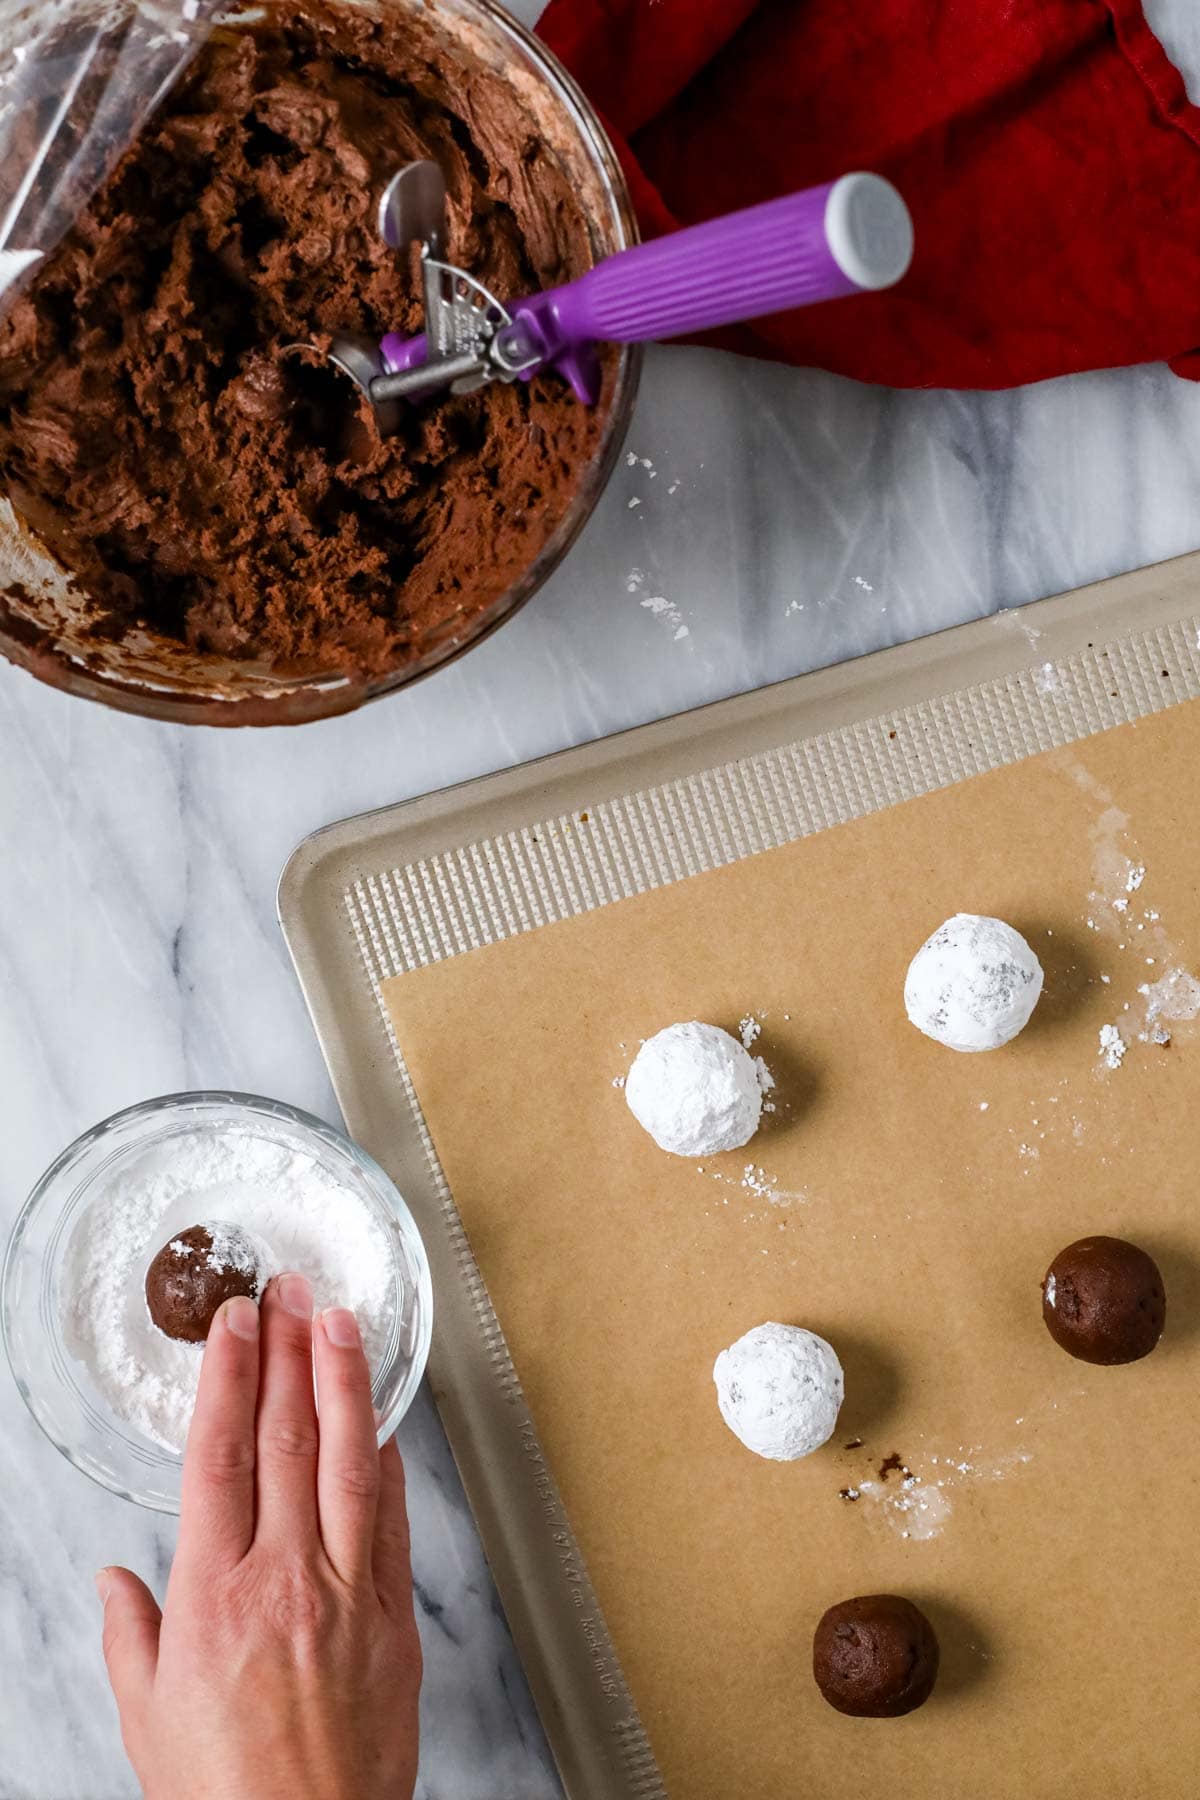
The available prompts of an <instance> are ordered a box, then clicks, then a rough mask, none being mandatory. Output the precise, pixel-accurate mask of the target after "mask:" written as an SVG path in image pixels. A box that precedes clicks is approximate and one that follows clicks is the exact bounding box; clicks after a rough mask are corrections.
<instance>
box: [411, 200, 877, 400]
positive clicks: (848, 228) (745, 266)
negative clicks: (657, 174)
mask: <svg viewBox="0 0 1200 1800" xmlns="http://www.w3.org/2000/svg"><path fill="white" fill-rule="evenodd" d="M912 242H913V237H912V221H911V219H910V218H909V214H908V210H907V208H906V207H905V205H904V202H903V200H902V199H901V198H900V196H899V194H898V193H897V192H896V190H895V188H893V187H892V186H891V184H890V183H889V182H886V181H884V180H883V179H882V178H881V177H880V176H878V175H870V174H864V173H861V172H860V173H857V174H850V175H843V176H840V177H839V178H838V180H836V181H830V182H826V183H825V184H824V185H823V186H821V187H815V188H807V189H805V191H804V192H803V193H799V194H786V195H784V196H783V198H782V199H779V200H767V201H765V202H764V203H763V204H762V205H761V206H751V207H747V208H746V209H745V210H744V211H742V212H736V213H726V214H725V215H724V216H723V217H721V218H717V219H709V220H708V221H707V222H706V223H705V224H703V225H691V226H688V227H687V228H686V229H684V230H682V231H675V232H671V233H669V234H668V235H667V236H665V237H660V238H655V239H653V240H652V241H651V242H650V243H648V244H635V245H634V246H633V248H632V249H629V250H621V251H618V252H617V254H616V255H615V256H609V257H606V258H605V260H604V261H603V262H601V263H597V265H596V267H595V268H594V269H590V270H589V271H588V273H587V274H586V275H582V276H581V277H580V278H579V280H578V281H572V282H569V283H568V284H567V285H566V286H564V287H559V288H551V289H550V290H549V291H548V292H545V293H540V294H530V295H527V296H526V297H525V298H523V299H519V300H513V301H511V302H510V303H509V306H510V310H511V312H512V314H513V316H514V318H521V317H523V318H524V319H525V321H526V337H527V339H531V341H532V344H533V346H534V347H535V350H536V351H537V353H538V360H540V361H541V362H549V363H552V364H555V365H556V366H557V367H558V368H559V369H560V370H561V371H562V373H564V374H565V375H566V376H567V378H568V379H569V380H570V381H571V383H572V386H573V387H574V388H575V391H576V393H577V394H578V395H579V397H580V399H583V400H591V399H594V398H595V392H594V389H595V386H596V383H597V380H598V376H597V372H596V370H595V369H594V368H592V367H591V366H590V365H591V364H593V363H594V358H593V357H591V356H590V352H588V351H587V346H589V345H591V344H595V343H618V344H621V343H625V344H630V343H643V342H647V341H650V340H652V339H656V338H672V337H683V336H686V335H689V334H691V333H694V332H698V331H708V330H712V329H713V328H714V327H716V326H719V325H731V324H734V323H735V322H736V321H738V320H740V319H756V318H761V317H762V315H763V314H765V313H773V312H784V311H786V310H789V309H790V308H792V307H797V306H812V305H813V304H815V303H816V302H817V301H820V300H836V299H838V298H840V297H841V296H842V295H845V294H856V293H861V292H862V291H863V290H864V289H874V288H881V287H889V286H891V284H892V283H893V282H894V281H897V280H899V278H900V276H901V275H902V274H903V273H904V271H905V269H906V268H907V267H908V263H909V259H910V257H911V255H912ZM382 348H383V354H384V357H385V359H386V362H387V365H388V367H389V368H390V369H393V370H406V369H411V368H414V367H416V366H417V365H418V364H419V363H421V362H423V361H424V358H425V354H426V346H425V340H424V338H423V337H421V338H412V339H409V340H408V341H407V342H406V341H405V340H404V339H402V338H400V337H398V336H396V335H395V334H390V335H389V336H388V337H386V338H385V339H384V340H383V346H382ZM585 363H586V364H588V367H586V368H585V366H584V365H585Z"/></svg>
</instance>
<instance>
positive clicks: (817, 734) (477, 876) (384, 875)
mask: <svg viewBox="0 0 1200 1800" xmlns="http://www.w3.org/2000/svg"><path fill="white" fill-rule="evenodd" d="M1198 603H1200V554H1197V555H1194V556H1189V557H1182V558H1179V559H1177V560H1176V561H1175V562H1173V563H1168V564H1163V565H1159V566H1157V567H1155V568H1151V569H1144V570H1137V571H1135V572H1134V573H1133V574H1131V575H1126V576H1120V577H1117V578H1115V579H1114V580H1112V581H1108V582H1103V583H1098V584H1095V585H1094V586H1092V587H1089V588H1082V589H1076V590H1074V591H1073V592H1072V593H1069V594H1065V595H1060V596H1058V597H1057V598H1055V599H1053V600H1049V601H1044V602H1041V603H1039V604H1038V605H1036V606H1033V607H1029V608H1025V609H1022V610H1021V611H1020V612H1014V613H1008V614H1001V615H998V616H996V617H995V618H991V619H987V620H982V621H979V622H978V623H975V624H972V625H968V626H963V627H959V628H957V629H956V630H954V631H951V632H946V633H943V634H940V635H939V636H938V637H936V638H932V639H926V640H924V641H922V642H918V643H916V644H910V645H904V646H901V647H899V648H897V649H895V650H889V651H883V652H880V653H878V654H876V655H875V656H872V657H867V658H863V659H862V660H861V661H859V662H856V663H851V664H843V665H840V666H838V667H837V668H834V669H830V670H824V671H819V672H817V673H815V674H812V675H805V676H799V677H797V678H795V679H794V680H791V681H788V682H784V683H781V684H779V685H778V686H776V687H773V688H768V689H765V690H761V691H760V692H758V693H755V694H748V695H743V696H740V697H738V698H737V699H735V700H731V701H724V702H719V703H718V704H716V705H714V706H710V707H706V708H703V709H701V710H700V711H698V712H695V713H692V714H685V715H680V716H679V717H677V718H675V719H669V720H666V721H664V722H662V723H661V724H658V725H651V726H645V727H642V728H640V729H638V730H637V731H633V732H629V733H625V734H623V735H622V736H620V737H617V738H611V739H605V740H602V741H601V742H599V743H596V744H592V745H587V746H584V747H582V748H580V749H578V750H571V751H565V752H562V753H560V754H559V755H558V756H555V757H551V758H547V759H545V760H544V761H542V762H540V763H534V764H527V765H525V766H523V767H522V768H518V769H515V770H510V771H506V772H504V773H501V774H498V775H493V776H487V777H484V778H482V779H481V780H479V781H475V782H470V783H467V784H465V785H464V786H462V787H459V788H457V789H450V790H446V791H444V792H442V793H440V794H434V795H430V796H426V797H424V798H423V799H419V800H413V801H409V802H406V803H403V804H402V805H400V806H397V807H393V808H388V809H386V810H384V811H382V812H379V813H375V814H369V815H366V816H364V817H363V818H360V819H357V820H349V821H346V822H345V823H343V824H341V825H338V826H334V827H330V828H327V829H326V830H325V831H323V832H319V833H317V834H316V835H315V836H314V837H312V838H310V839H309V840H307V842H306V843H305V844H303V845H301V847H300V849H299V850H298V851H297V852H296V854H295V856H294V857H293V858H292V860H291V861H290V863H289V864H288V867H287V869H285V871H284V874H283V877H282V879H281V882H280V901H279V905H280V919H281V923H282V925H283V929H284V935H285V938H286V940H287V942H288V946H289V949H290V951H291V953H292V957H293V960H294V962H295V964H296V969H297V973H298V975H299V978H300V981H301V986H302V988H303V990H304V993H305V998H306V1000H307V1003H308V1005H309V1009H310V1012H311V1013H312V1016H313V1020H314V1024H315V1025H316V1028H317V1033H318V1037H319V1039H320V1041H321V1045H322V1048H323V1051H324V1053H325V1057H326V1061H327V1062H328V1064H329V1068H330V1072H331V1075H332V1077H333V1081H334V1086H335V1090H336V1092H337V1095H338V1099H339V1102H340V1104H341V1106H342V1109H343V1112H344V1113H345V1116H346V1120H347V1124H348V1126H349V1128H350V1130H351V1132H352V1133H353V1134H354V1135H355V1136H356V1137H357V1138H358V1139H359V1140H360V1141H361V1142H362V1143H363V1144H364V1145H365V1147H366V1148H367V1149H368V1150H370V1151H371V1152H372V1153H373V1154H374V1155H375V1156H376V1157H378V1158H379V1160H380V1161H381V1162H382V1163H383V1164H384V1166H385V1167H387V1168H388V1169H389V1171H390V1172H391V1173H392V1175H393V1176H394V1177H395V1179H396V1180H397V1182H398V1183H399V1185H400V1186H401V1187H402V1189H403V1190H404V1192H405V1194H406V1196H407V1198H408V1200H409V1203H410V1205H411V1206H412V1207H413V1210H414V1213H415V1214H416V1216H417V1219H418V1222H419V1223H420V1225H421V1228H422V1231H423V1233H424V1235H425V1238H426V1242H427V1245H428V1247H429V1250H430V1256H431V1262H432V1263H433V1268H434V1282H435V1289H436V1291H437V1294H438V1311H439V1317H438V1322H437V1325H436V1328H435V1345H434V1355H433V1358H432V1359H431V1364H430V1370H431V1381H432V1384H433V1388H434V1393H435V1398H436V1399H437V1402H438V1405H439V1408H440V1410H441V1412H442V1417H443V1421H444V1423H445V1426H446V1430H447V1434H448V1436H449V1438H450V1442H451V1445H452V1448H453V1449H454V1452H455V1456H456V1458H457V1460H458V1463H459V1467H460V1470H461V1472H462V1476H463V1480H464V1485H465V1486H466V1489H467V1493H468V1497H469V1499H470V1501H471V1504H472V1507H473V1509H474V1511H475V1514H476V1518H477V1520H478V1522H479V1526H480V1530H481V1533H482V1536H483V1539H484V1543H485V1546H486V1548H487V1551H488V1555H489V1558H490V1560H491V1562H492V1566H493V1571H494V1573H495V1576H496V1580H497V1584H498V1587H499V1589H500V1593H501V1597H502V1599H503V1601H504V1604H505V1606H506V1609H507V1611H508V1614H509V1619H510V1623H511V1626H512V1630H513V1635H514V1638H515V1639H516V1642H517V1646H518V1649H519V1651H520V1653H521V1655H522V1658H523V1660H524V1662H525V1666H526V1669H527V1672H528V1674H529V1678H530V1682H531V1686H532V1688H533V1691H534V1695H535V1699H536V1701H537V1703H538V1706H539V1710H540V1711H541V1713H542V1717H543V1721H544V1723H545V1726H546V1730H547V1734H548V1736H549V1738H550V1741H551V1744H552V1746H553V1749H554V1752H555V1755H556V1757H557V1758H558V1761H559V1766H560V1770H561V1772H562V1775H563V1779H564V1782H565V1784H566V1786H567V1789H568V1792H569V1793H570V1794H571V1795H572V1796H573V1797H574V1800H585V1797H586V1800H591V1797H592V1796H596V1797H597V1800H599V1797H600V1796H604V1800H609V1797H611V1796H614V1795H616V1796H620V1795H627V1796H629V1797H630V1800H654V1796H658V1795H661V1794H662V1793H663V1791H664V1790H663V1788H662V1783H661V1780H660V1778H659V1775H658V1772H657V1769H656V1767H655V1764H654V1760H653V1756H652V1753H651V1751H650V1747H649V1743H648V1740H647V1738H646V1735H645V1732H644V1731H643V1729H642V1727H641V1724H640V1722H639V1720H638V1718H637V1714H636V1710H635V1708H634V1706H633V1703H632V1700H631V1697H630V1696H629V1694H628V1692H627V1690H626V1688H625V1685H624V1682H623V1680H622V1677H621V1674H620V1669H619V1666H618V1664H617V1661H616V1658H615V1655H614V1653H613V1650H612V1646H611V1644H610V1642H609V1640H608V1636H607V1632H606V1630H605V1628H604V1624H603V1620H602V1618H601V1616H600V1614H599V1609H598V1608H597V1606H596V1603H595V1597H594V1595H593V1593H592V1591H591V1588H590V1585H589V1584H588V1581H587V1577H586V1572H585V1571H584V1569H583V1567H582V1562H581V1559H580V1558H579V1555H578V1551H577V1548H576V1546H575V1544H574V1540H573V1537H572V1534H571V1531H570V1525H569V1522H568V1521H567V1519H566V1518H565V1516H564V1514H563V1511H562V1508H561V1504H560V1502H559V1500H558V1496H557V1494H556V1492H555V1490H554V1485H553V1481H552V1479H551V1477H550V1474H549V1471H548V1470H547V1468H546V1465H545V1462H544V1459H543V1457H542V1454H541V1450H540V1447H539V1445H538V1442H537V1436H536V1432H535V1431H534V1429H533V1425H532V1421H531V1420H530V1418H529V1415H528V1412H527V1410H526V1408H525V1406H524V1402H523V1398H522V1395H521V1389H520V1382H519V1378H518V1375H517V1371H516V1370H515V1369H514V1368H513V1366H512V1362H511V1359H510V1358H509V1356H508V1352H507V1348H506V1346H505V1343H504V1338H503V1333H502V1332H501V1329H500V1326H499V1322H498V1321H497V1319H496V1316H495V1313H494V1311H493V1309H492V1307H491V1304H490V1301H489V1299H488V1296H487V1292H486V1289H485V1288H484V1286H483V1283H482V1281H481V1279H480V1276H479V1273H478V1270H477V1269H476V1267H475V1264H474V1259H473V1257H472V1255H471V1250H470V1246H469V1244H468V1242H467V1240H466V1236H465V1233H464V1232H463V1229H462V1225H461V1222H460V1221H459V1219H458V1215H457V1212H456V1209H455V1207H454V1201H453V1196H452V1195H451V1194H450V1192H449V1189H448V1187H447V1186H446V1183H445V1180H444V1177H443V1176H442V1172H441V1169H440V1167H439V1165H438V1162H437V1158H436V1155H435V1153H434V1150H433V1146H432V1143H431V1142H430V1139H429V1135H428V1132H427V1130H426V1128H425V1124H424V1120H423V1118H422V1116H421V1111H420V1106H419V1103H418V1101H417V1097H416V1095H415V1093H414V1091H413V1088H412V1084H411V1082H410V1080H409V1077H408V1074H407V1071H406V1069H405V1068H404V1065H403V1062H402V1059H401V1058H400V1055H399V1051H398V1049H397V1046H396V1044H395V1041H394V1038H393V1035H392V1032H391V1028H390V1023H389V1021H388V1019H387V1015H386V1010H385V1008H384V1007H383V1005H382V1002H381V991H380V990H381V983H382V982H383V981H384V980H386V979H387V978H388V977H390V976H394V975H397V974H402V973H403V972H405V971H406V970H408V969H411V968H414V967H418V966H420V965H421V964H422V963H425V962H428V961H431V960H435V959H437V958H439V957H445V956H452V955H457V954H461V953H462V952H463V951H465V950H468V949H471V948H473V947H475V946H476V945H479V944H483V943H487V942H491V941H494V940H495V939H497V938H500V937H504V936H508V935H511V934H512V933H513V932H516V931H526V930H536V929H537V928H538V927H539V926H540V925H542V924H545V923H549V922H551V921H553V920H555V919H559V918H563V917H566V916H568V915H569V914H571V913H574V912H579V911H582V910H586V909H588V908H590V907H593V906H600V905H606V904H608V903H610V902H611V901H613V900H616V899H619V898H622V897H624V896H626V895H629V894H633V893H637V892H642V891H645V890H646V889H647V888H650V887H654V886H657V885H659V884H660V883H662V882H670V881H675V880H679V879H682V878H684V877H685V876H687V875H690V874H694V873H698V872H700V871H701V870H703V869H707V868H712V867H716V866H717V865H718V864H720V863H723V862H728V861H731V860H735V859H737V858H740V857H743V856H748V855H753V854H754V853H755V852H756V851H759V850H762V849H765V848H768V847H770V846H772V845H775V844H779V843H783V842H786V841H788V840H790V839H793V838H796V837H801V836H804V835H807V834H809V833H811V832H814V831H819V830H822V829H824V828H825V827H827V826H829V825H832V824H837V823H842V822H844V821H846V820H849V819H851V818H855V817H859V816H861V815H862V814H864V813H867V812H870V811H874V810H877V809H879V808H882V807H884V806H889V805H893V804H895V803H897V802H898V801H901V800H904V799H909V798H913V797H914V796H916V795H918V794H921V793H926V792H929V791H931V790H932V789H934V788H937V787H942V786H946V785H948V784H949V783H952V782H956V781H960V780H964V779H967V778H969V777H970V776H971V775H974V774H977V773H981V772H982V771H984V770H986V769H991V768H996V767H999V766H1000V765H1002V764H1004V763H1008V762H1014V761H1018V760H1020V759H1022V758H1024V757H1026V756H1030V755H1034V754H1036V753H1037V752H1038V751H1040V750H1045V749H1050V748H1052V747H1054V746H1056V745H1060V744H1064V743H1069V742H1072V741H1076V740H1078V739H1080V738H1083V737H1086V736H1088V735H1090V734H1092V733H1094V732H1097V731H1102V730H1105V729H1107V728H1109V727H1111V726H1115V725H1118V724H1121V723H1123V722H1127V721H1129V720H1132V719H1136V718H1139V717H1144V716H1146V715H1147V714H1149V713H1151V712H1155V711H1158V710H1160V709H1162V708H1163V707H1165V706H1168V705H1171V704H1174V703H1177V702H1180V701H1183V700H1186V699H1190V698H1195V697H1198V696H1200V633H1198V620H1197V616H1196V615H1195V613H1194V612H1193V610H1192V609H1193V608H1194V607H1196V605H1197V604H1198ZM1135 627H1136V629H1134V628H1135ZM614 1784H616V1785H614Z"/></svg>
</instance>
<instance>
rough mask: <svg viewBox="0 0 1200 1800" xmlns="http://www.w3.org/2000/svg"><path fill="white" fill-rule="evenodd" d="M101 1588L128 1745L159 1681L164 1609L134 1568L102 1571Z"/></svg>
mask: <svg viewBox="0 0 1200 1800" xmlns="http://www.w3.org/2000/svg"><path fill="white" fill-rule="evenodd" d="M96 1592H97V1593H98V1594H99V1596H100V1603H101V1605H102V1606H103V1608H104V1640H103V1641H104V1661H105V1665H106V1667H107V1669H108V1679H109V1682H110V1684H111V1686H112V1691H113V1694H114V1695H115V1696H116V1702H117V1710H118V1711H119V1713H120V1715H121V1732H122V1736H124V1738H125V1740H126V1743H127V1744H128V1740H129V1730H130V1727H131V1726H136V1724H137V1722H138V1721H139V1720H140V1719H141V1718H142V1716H143V1715H144V1712H145V1708H146V1703H147V1702H148V1700H149V1698H150V1689H151V1687H152V1686H153V1683H154V1671H155V1669H156V1668H157V1666H158V1632H159V1627H160V1626H161V1624H162V1613H161V1612H160V1611H159V1609H158V1602H157V1601H156V1600H155V1598H154V1595H153V1594H152V1593H151V1592H150V1589H149V1588H148V1587H147V1586H146V1584H145V1582H144V1581H140V1580H139V1579H138V1577H137V1576H136V1575H134V1574H133V1573H132V1571H131V1570H129V1569H101V1571H100V1573H99V1574H98V1575H97V1577H96Z"/></svg>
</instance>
